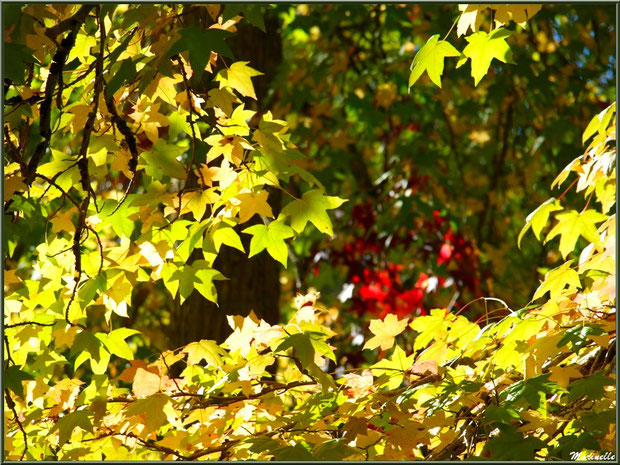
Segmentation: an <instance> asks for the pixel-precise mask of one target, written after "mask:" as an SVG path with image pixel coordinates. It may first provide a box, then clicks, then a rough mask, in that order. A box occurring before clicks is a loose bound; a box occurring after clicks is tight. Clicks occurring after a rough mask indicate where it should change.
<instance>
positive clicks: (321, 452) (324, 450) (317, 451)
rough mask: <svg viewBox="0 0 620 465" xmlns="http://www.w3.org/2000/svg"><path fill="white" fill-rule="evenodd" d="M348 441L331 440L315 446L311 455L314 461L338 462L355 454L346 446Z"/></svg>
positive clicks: (341, 439) (342, 439)
mask: <svg viewBox="0 0 620 465" xmlns="http://www.w3.org/2000/svg"><path fill="white" fill-rule="evenodd" d="M347 442H349V439H344V438H340V439H331V440H329V441H325V442H323V443H320V444H317V445H316V446H315V447H314V449H313V451H312V453H313V455H314V457H315V459H316V460H322V461H330V462H339V461H341V460H343V459H344V458H346V457H349V456H351V455H353V454H355V452H356V451H355V449H353V448H352V447H349V446H347V444H346V443H347Z"/></svg>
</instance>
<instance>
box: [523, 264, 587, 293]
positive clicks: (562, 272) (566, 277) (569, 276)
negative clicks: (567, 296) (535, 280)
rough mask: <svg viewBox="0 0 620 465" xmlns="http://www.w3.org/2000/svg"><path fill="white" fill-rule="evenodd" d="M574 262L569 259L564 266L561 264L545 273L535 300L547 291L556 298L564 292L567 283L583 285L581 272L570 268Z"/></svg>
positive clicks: (577, 285) (576, 285)
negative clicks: (580, 278)
mask: <svg viewBox="0 0 620 465" xmlns="http://www.w3.org/2000/svg"><path fill="white" fill-rule="evenodd" d="M572 262H573V261H572V260H569V261H568V262H566V263H564V264H563V265H562V266H559V267H557V268H555V269H553V270H551V271H550V272H549V273H547V274H546V275H545V280H544V281H543V282H542V284H541V285H540V286H539V287H538V289H536V293H535V294H534V298H533V300H536V299H538V298H539V297H542V296H543V295H545V294H546V293H547V292H549V295H550V296H551V298H552V299H555V298H556V297H557V296H559V295H560V294H561V293H562V291H563V290H564V288H565V287H566V286H567V285H569V286H575V287H581V282H580V281H579V274H578V273H577V272H576V271H575V270H573V269H572V268H570V265H571V263H572Z"/></svg>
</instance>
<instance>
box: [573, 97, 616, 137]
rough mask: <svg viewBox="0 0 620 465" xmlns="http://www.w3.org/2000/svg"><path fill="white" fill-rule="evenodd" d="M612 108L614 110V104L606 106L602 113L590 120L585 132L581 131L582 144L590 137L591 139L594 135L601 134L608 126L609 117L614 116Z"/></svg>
mask: <svg viewBox="0 0 620 465" xmlns="http://www.w3.org/2000/svg"><path fill="white" fill-rule="evenodd" d="M613 108H615V104H612V105H610V106H608V107H607V108H605V109H604V110H603V111H601V112H600V113H599V114H598V115H596V116H595V117H594V118H592V120H591V121H590V123H588V126H587V127H586V130H585V131H583V137H582V139H581V142H582V143H583V144H585V142H586V141H587V140H588V139H589V138H590V137H592V136H593V135H594V134H595V133H597V132H602V131H604V130H605V129H606V128H607V125H608V124H609V121H610V120H611V117H612V115H613V114H614V112H613V110H612V109H613ZM610 110H611V111H610Z"/></svg>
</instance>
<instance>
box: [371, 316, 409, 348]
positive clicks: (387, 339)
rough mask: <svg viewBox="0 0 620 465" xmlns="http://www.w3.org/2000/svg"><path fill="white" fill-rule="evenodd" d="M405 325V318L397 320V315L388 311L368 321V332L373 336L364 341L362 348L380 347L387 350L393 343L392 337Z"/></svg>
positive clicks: (402, 329)
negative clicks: (381, 316)
mask: <svg viewBox="0 0 620 465" xmlns="http://www.w3.org/2000/svg"><path fill="white" fill-rule="evenodd" d="M406 327H407V320H406V319H405V320H400V321H399V320H398V317H397V316H396V315H394V314H393V313H390V314H389V315H387V316H386V317H385V319H384V320H383V321H381V320H371V321H370V328H369V329H370V332H371V333H373V334H374V335H375V337H373V338H371V339H370V340H368V341H366V344H364V349H370V350H372V349H375V348H377V347H381V350H388V349H390V348H391V347H392V346H393V345H394V338H395V337H396V336H397V335H399V334H400V333H402V332H403V331H404V330H405V328H406Z"/></svg>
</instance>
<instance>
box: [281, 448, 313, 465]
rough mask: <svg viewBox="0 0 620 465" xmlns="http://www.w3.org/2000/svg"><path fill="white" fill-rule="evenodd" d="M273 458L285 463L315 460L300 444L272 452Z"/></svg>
mask: <svg viewBox="0 0 620 465" xmlns="http://www.w3.org/2000/svg"><path fill="white" fill-rule="evenodd" d="M273 458H274V459H275V460H283V461H286V462H290V461H310V460H315V458H314V456H313V455H312V454H311V453H310V452H308V450H307V449H306V448H305V447H304V446H302V445H301V444H295V445H294V446H286V447H282V448H281V449H276V450H274V451H273Z"/></svg>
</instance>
